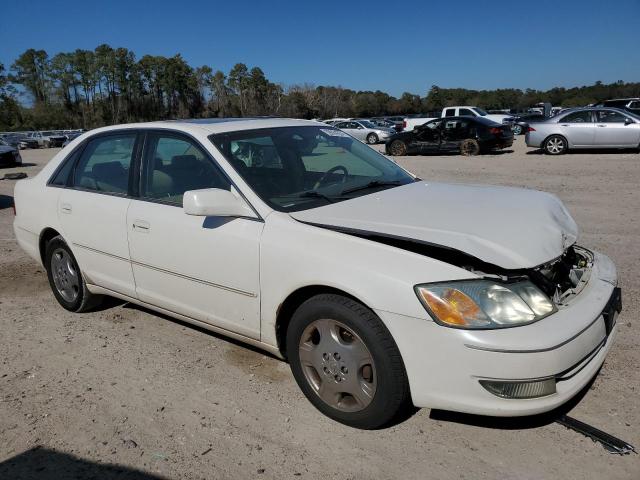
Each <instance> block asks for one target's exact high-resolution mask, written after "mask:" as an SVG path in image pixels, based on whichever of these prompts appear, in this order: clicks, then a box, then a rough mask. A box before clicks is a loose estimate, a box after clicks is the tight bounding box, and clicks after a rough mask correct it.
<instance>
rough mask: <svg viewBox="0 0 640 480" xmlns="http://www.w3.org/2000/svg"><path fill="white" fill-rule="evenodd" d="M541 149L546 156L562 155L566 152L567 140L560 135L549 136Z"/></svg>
mask: <svg viewBox="0 0 640 480" xmlns="http://www.w3.org/2000/svg"><path fill="white" fill-rule="evenodd" d="M543 148H544V151H545V153H546V154H548V155H562V154H563V153H566V152H567V150H568V145H567V140H566V139H565V138H564V137H561V136H560V135H551V136H550V137H549V138H547V139H546V140H545V141H544V147H543Z"/></svg>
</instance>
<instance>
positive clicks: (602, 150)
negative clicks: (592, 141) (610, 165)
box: [527, 148, 638, 157]
mask: <svg viewBox="0 0 640 480" xmlns="http://www.w3.org/2000/svg"><path fill="white" fill-rule="evenodd" d="M613 153H638V149H637V148H590V149H586V148H585V149H573V150H568V151H567V152H566V153H564V155H603V154H604V155H606V154H613ZM527 155H547V154H546V153H545V152H544V150H542V149H541V148H536V149H535V150H531V151H528V152H527ZM549 156H550V157H560V156H562V155H549Z"/></svg>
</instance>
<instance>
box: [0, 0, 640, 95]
mask: <svg viewBox="0 0 640 480" xmlns="http://www.w3.org/2000/svg"><path fill="white" fill-rule="evenodd" d="M2 4H3V8H2V9H1V11H2V28H1V29H0V62H2V63H4V64H5V67H7V68H8V67H9V65H10V64H11V63H12V62H13V60H14V59H15V58H16V56H17V55H18V54H20V53H21V52H23V51H24V50H26V49H27V48H36V49H44V50H46V51H47V52H48V53H49V55H51V56H52V55H53V54H55V53H57V52H60V51H72V50H75V49H76V48H85V49H93V48H95V47H96V46H97V45H99V44H101V43H108V44H110V45H111V46H113V47H118V46H123V47H127V48H129V49H131V50H133V51H134V52H135V53H136V55H137V57H138V58H139V57H141V56H142V55H144V54H147V53H148V54H153V55H166V56H171V55H174V54H176V53H180V54H182V56H183V57H184V58H185V59H186V60H187V61H188V62H189V64H190V65H191V66H194V67H195V66H199V65H203V64H207V65H210V66H211V67H212V68H213V69H214V70H216V69H221V70H223V71H225V72H227V71H228V70H229V69H230V67H232V66H233V65H234V64H235V63H237V62H243V63H246V64H247V65H248V66H249V67H252V66H259V67H261V68H262V69H263V70H264V72H265V74H266V75H267V77H268V78H269V79H270V80H272V81H274V82H283V83H285V84H293V83H304V82H308V83H312V84H315V85H341V86H344V87H348V88H353V89H359V90H365V89H372V90H375V89H380V90H383V91H386V92H389V93H391V94H393V95H400V94H401V93H402V92H404V91H409V92H412V93H419V94H421V95H424V94H425V93H426V91H427V90H428V88H429V87H430V86H431V85H433V84H436V85H439V86H441V87H466V88H476V89H488V88H503V87H517V88H527V87H531V88H537V89H547V88H550V87H553V86H576V85H587V84H592V83H593V82H595V81H596V80H601V81H603V82H613V81H616V80H624V81H640V40H639V38H638V32H639V31H640V0H618V1H615V2H612V1H608V2H605V1H595V0H583V1H573V0H572V1H563V0H555V1H549V0H537V1H532V0H529V1H521V2H514V1H510V2H502V1H495V0H494V1H477V0H476V1H464V0H456V1H455V2H452V1H446V0H443V1H438V2H434V1H426V0H425V1H412V0H404V1H402V2H393V1H389V0H387V1H377V0H369V1H355V0H354V1H348V0H343V1H333V0H322V1H305V0H297V1H289V0H283V1H278V0H269V1H253V2H249V1H242V0H233V1H229V0H227V1H213V0H209V1H202V2H199V1H165V0H155V1H149V2H137V1H135V0H127V1H125V0H108V1H104V0H101V1H100V2H97V1H93V0H84V1H77V0H76V1H73V2H71V1H56V2H52V1H39V0H26V1H24V0H23V1H15V0H3V2H2Z"/></svg>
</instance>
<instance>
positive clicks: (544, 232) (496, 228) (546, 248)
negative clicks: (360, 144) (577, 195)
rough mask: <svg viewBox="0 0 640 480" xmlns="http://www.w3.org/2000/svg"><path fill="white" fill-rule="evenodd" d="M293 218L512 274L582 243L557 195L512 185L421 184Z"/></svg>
mask: <svg viewBox="0 0 640 480" xmlns="http://www.w3.org/2000/svg"><path fill="white" fill-rule="evenodd" d="M291 216H292V217H293V218H295V219H296V220H299V221H302V222H306V223H312V224H316V225H323V226H333V227H339V228H344V229H352V230H354V231H360V232H372V233H376V234H381V235H389V236H392V237H400V238H404V239H413V240H417V241H420V242H424V243H428V244H433V245H439V246H443V247H448V248H452V249H455V250H458V251H461V252H464V253H466V254H468V255H471V256H474V257H476V258H479V259H480V260H482V261H484V262H487V263H491V264H493V265H497V266H499V267H502V268H504V269H521V268H531V267H537V266H539V265H542V264H544V263H547V262H549V261H551V260H553V259H555V258H557V257H559V256H560V255H562V253H563V252H564V251H565V250H566V248H567V247H569V246H570V245H572V244H573V243H574V242H575V241H576V239H577V238H578V227H577V225H576V223H575V221H574V220H573V218H571V215H570V214H569V212H568V211H567V209H566V208H565V207H564V205H563V204H562V202H561V201H560V200H559V199H558V198H557V197H556V196H554V195H551V194H549V193H545V192H540V191H537V190H528V189H522V188H511V187H494V186H482V185H456V184H447V183H430V182H416V183H412V184H408V185H404V186H401V187H396V188H390V189H387V190H383V191H381V192H378V193H373V194H369V195H365V196H362V197H359V198H354V199H353V200H346V201H342V202H338V203H334V204H331V205H327V206H323V207H318V208H314V209H311V210H305V211H301V212H292V213H291Z"/></svg>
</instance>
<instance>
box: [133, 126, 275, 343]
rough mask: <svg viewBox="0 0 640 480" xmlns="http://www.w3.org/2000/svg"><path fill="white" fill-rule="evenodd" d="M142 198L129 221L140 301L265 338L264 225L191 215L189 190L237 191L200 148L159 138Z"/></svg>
mask: <svg viewBox="0 0 640 480" xmlns="http://www.w3.org/2000/svg"><path fill="white" fill-rule="evenodd" d="M144 143H145V152H144V154H143V156H144V158H143V169H142V174H141V179H140V188H139V190H140V195H139V198H135V199H133V200H132V201H131V206H130V208H129V211H128V215H127V226H128V232H129V248H130V251H131V263H132V265H133V271H134V275H135V281H136V292H137V295H138V298H139V299H140V300H142V301H144V302H147V303H150V304H153V305H156V306H158V307H161V308H164V309H166V310H169V311H172V312H176V313H179V314H182V315H186V316H188V317H190V318H193V319H196V320H200V321H202V322H206V323H209V324H212V325H215V326H217V327H220V328H223V329H226V330H230V331H233V332H236V333H240V334H242V335H245V336H248V337H251V338H260V297H259V292H260V284H259V239H260V234H261V233H262V228H263V226H264V223H263V222H262V221H261V220H255V219H247V218H232V217H198V216H193V215H187V214H186V213H185V212H184V210H183V209H182V198H183V195H184V192H186V191H188V190H199V189H204V188H222V189H226V190H229V189H231V188H232V185H231V182H230V181H229V180H228V178H227V177H226V175H225V174H224V173H223V171H222V170H221V169H220V167H219V166H218V165H217V163H216V162H215V160H214V159H213V158H212V157H211V155H209V154H208V153H207V151H206V150H205V149H204V148H203V147H202V145H200V144H199V142H197V141H196V140H194V139H192V138H191V137H188V136H185V135H183V134H181V133H178V132H170V131H152V132H149V133H148V134H147V136H146V139H145V142H144Z"/></svg>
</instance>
